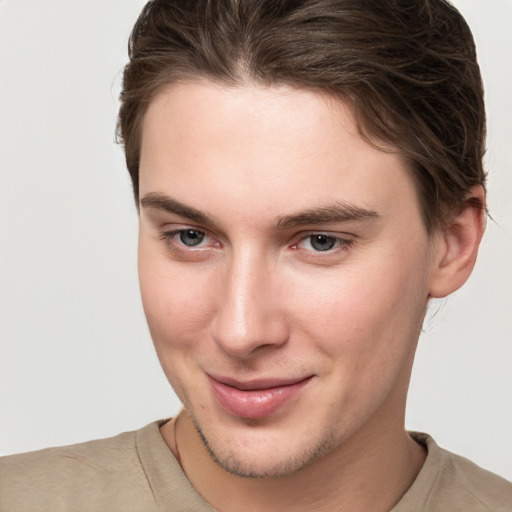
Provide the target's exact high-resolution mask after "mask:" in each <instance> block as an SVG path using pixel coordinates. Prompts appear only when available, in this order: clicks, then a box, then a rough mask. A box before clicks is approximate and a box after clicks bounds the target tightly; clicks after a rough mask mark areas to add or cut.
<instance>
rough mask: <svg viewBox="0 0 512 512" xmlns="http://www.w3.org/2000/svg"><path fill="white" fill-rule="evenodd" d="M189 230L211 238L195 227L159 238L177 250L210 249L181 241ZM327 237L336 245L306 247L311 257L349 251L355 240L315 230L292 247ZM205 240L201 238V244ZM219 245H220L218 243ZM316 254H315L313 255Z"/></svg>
mask: <svg viewBox="0 0 512 512" xmlns="http://www.w3.org/2000/svg"><path fill="white" fill-rule="evenodd" d="M187 231H189V232H194V233H199V234H201V235H203V236H204V238H206V239H207V238H209V237H210V236H209V235H208V234H207V232H206V231H203V230H201V229H195V228H183V229H176V230H173V231H165V232H163V233H162V234H161V235H160V236H159V239H160V240H163V241H164V242H165V243H166V244H167V245H169V246H170V247H171V248H173V249H175V250H177V251H194V250H195V251H199V250H205V249H209V247H204V246H202V245H199V244H198V245H197V246H194V245H190V246H187V245H185V244H184V243H183V241H181V242H180V241H179V240H178V237H179V236H181V235H183V234H185V233H187ZM315 236H316V237H321V236H323V237H325V238H326V239H329V240H332V241H334V244H335V245H334V247H332V248H329V249H326V250H325V251H321V250H310V249H306V251H307V252H308V253H310V257H316V256H317V255H322V254H325V255H332V254H335V253H337V252H338V251H347V250H348V249H349V247H350V246H351V245H352V244H353V242H354V240H353V239H351V238H342V237H340V236H335V235H331V234H329V233H324V232H315V233H309V234H307V235H305V236H302V237H301V238H300V240H299V241H298V242H296V243H294V244H293V245H292V246H291V247H290V248H291V249H293V250H301V247H300V245H301V244H302V243H304V242H307V241H308V240H309V241H310V244H311V241H312V239H313V237H315ZM202 242H203V240H201V242H200V244H201V243H202ZM217 245H220V244H218V243H217ZM313 255H314V256H313Z"/></svg>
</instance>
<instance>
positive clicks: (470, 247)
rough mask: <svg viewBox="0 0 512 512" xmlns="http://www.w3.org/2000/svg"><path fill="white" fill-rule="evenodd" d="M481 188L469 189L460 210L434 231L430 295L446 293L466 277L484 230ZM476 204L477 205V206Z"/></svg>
mask: <svg viewBox="0 0 512 512" xmlns="http://www.w3.org/2000/svg"><path fill="white" fill-rule="evenodd" d="M484 204H485V190H484V188H483V187H482V186H480V185H478V186H476V187H473V188H472V189H471V190H470V193H469V194H468V196H467V200H466V201H465V202H464V204H463V205H462V207H461V210H460V212H459V213H458V214H457V215H456V216H455V217H453V218H452V219H451V220H450V222H449V224H448V226H446V228H445V229H444V230H443V232H441V233H439V234H437V235H436V257H435V261H434V268H433V272H432V275H431V279H430V288H429V292H430V296H431V297H435V298H441V297H446V296H447V295H449V294H450V293H452V292H454V291H455V290H457V289H459V288H460V287H461V286H462V285H463V284H464V283H465V282H466V281H467V279H468V278H469V276H470V275H471V272H472V271H473V267H474V265H475V262H476V257H477V254H478V247H479V245H480V241H481V239H482V236H483V233H484V230H485V208H484V207H483V205H484ZM479 205H480V206H479Z"/></svg>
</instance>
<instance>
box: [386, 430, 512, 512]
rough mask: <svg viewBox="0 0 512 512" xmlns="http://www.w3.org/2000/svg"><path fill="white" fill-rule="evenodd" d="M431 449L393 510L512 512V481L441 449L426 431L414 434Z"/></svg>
mask: <svg viewBox="0 0 512 512" xmlns="http://www.w3.org/2000/svg"><path fill="white" fill-rule="evenodd" d="M411 437H413V438H414V439H415V440H416V441H417V442H418V443H420V444H422V445H424V446H425V447H426V448H427V450H428V455H427V459H426V461H425V464H424V466H423V468H422V469H421V471H420V473H419V474H418V476H417V478H416V480H415V482H414V483H413V485H412V486H411V488H410V489H409V491H407V493H406V494H405V495H404V496H403V498H402V500H401V501H400V502H399V503H398V505H397V507H396V509H393V512H402V511H406V510H407V511H408V510H422V511H424V512H435V511H439V510H450V512H458V511H460V512H491V511H492V512H512V483H510V482H508V481H507V480H505V479H504V478H501V477H500V476H498V475H495V474H494V473H491V472H490V471H487V470H485V469H483V468H481V467H479V466H477V465H476V464H474V463H473V462H471V461H470V460H468V459H466V458H464V457H461V456H460V455H456V454H454V453H451V452H449V451H447V450H444V449H443V448H440V447H439V446H438V445H437V444H436V443H435V441H434V440H433V439H432V438H431V437H430V436H428V435H426V434H421V433H416V432H414V433H411Z"/></svg>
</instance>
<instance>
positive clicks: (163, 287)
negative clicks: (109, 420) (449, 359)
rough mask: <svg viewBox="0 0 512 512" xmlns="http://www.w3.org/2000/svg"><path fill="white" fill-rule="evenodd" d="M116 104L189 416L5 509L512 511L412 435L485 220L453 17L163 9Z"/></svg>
mask: <svg viewBox="0 0 512 512" xmlns="http://www.w3.org/2000/svg"><path fill="white" fill-rule="evenodd" d="M121 99H122V106H121V111H120V115H119V120H120V122H119V128H120V136H121V138H122V140H123V142H124V145H125V151H126V160H127V165H128V169H129V171H130V174H131V177H132V180H133V185H134V192H135V198H136V201H137V204H138V206H139V208H140V237H139V275H140V282H141V290H142V298H143V304H144V309H145V313H146V316H147V319H148V324H149V327H150V331H151V334H152V337H153V340H154V343H155V347H156V350H157V353H158V356H159V358H160V362H161V364H162V367H163V369H164V371H165V373H166V375H167V377H168V379H169V381H170V382H171V384H172V386H173V388H174V389H175V391H176V393H177V394H178V396H179V397H180V399H181V400H182V402H183V405H184V408H183V411H182V412H181V413H180V414H179V415H178V416H177V417H176V418H174V419H172V420H169V421H162V422H158V423H155V424H152V425H149V426H148V427H145V428H144V429H142V430H140V431H138V432H135V433H127V434H122V435H120V436H117V437H115V438H112V439H107V440H103V441H94V442H91V443H86V444H82V445H75V446H72V447H65V448H57V449H51V450H47V451H42V452H36V453H33V454H27V455H20V456H14V457H10V458H7V459H4V461H3V463H2V480H3V485H2V490H1V491H0V508H1V509H2V510H4V509H5V510H37V509H40V510H67V509H72V510H117V509H125V510H126V509H128V510H158V509H164V510H167V509H169V510H212V509H213V510H221V511H231V510H249V511H250V510H254V511H256V510H265V511H271V510H280V511H281V510H283V511H285V510H295V511H299V510H329V511H330V510H350V511H358V510H361V511H362V510H372V511H389V510H393V511H395V512H396V511H405V510H457V509H459V510H465V511H480V510H511V509H512V485H511V484H509V483H508V482H506V481H505V480H502V479H501V478H499V477H497V476H494V475H492V474H490V473H488V472H486V471H484V470H482V469H480V468H478V467H477V466H475V465H473V464H472V463H470V462H469V461H467V460H465V459H462V458H460V457H458V456H455V455H452V454H450V453H448V452H446V451H444V450H441V449H440V448H439V447H437V446H436V444H435V443H434V441H433V440H432V439H430V438H429V437H428V436H426V435H424V434H414V433H407V432H406V431H405V429H404V414H405V402H406V394H407V388H408V383H409V378H410V372H411V368H412V362H413V358H414V352H415V348H416V344H417V340H418V337H419V333H420V329H421V326H422V322H423V318H424V315H425V310H426V307H427V304H428V301H429V300H430V299H431V298H435V297H445V296H446V295H448V294H450V293H451V292H453V291H455V290H456V289H458V288H459V287H460V286H461V285H462V284H464V282H465V281H466V280H467V278H468V277H469V275H470V273H471V271H472V269H473V265H474V262H475V259H476V254H477V250H478V245H479V243H480V239H481V236H482V233H483V229H484V223H485V221H484V217H485V189H484V182H485V175H484V172H483V167H482V155H483V151H484V108H483V100H482V87H481V79H480V74H479V70H478V66H477V64H476V57H475V50H474V45H473V42H472V37H471V34H470V32H469V29H468V28H467V26H466V24H465V22H464V21H463V19H462V18H461V17H460V15H459V14H458V13H457V11H455V10H454V9H453V8H452V7H451V6H450V5H448V4H446V3H445V2H442V1H430V2H423V1H415V2H412V1H410V2H396V1H391V0H389V1H383V2H379V3H368V4H367V3H366V2H361V1H355V2H352V1H348V0H345V1H343V0H338V1H335V0H325V1H321V0H320V1H315V2H313V1H309V2H308V1H305V2H292V1H281V2H276V1H266V0H259V1H247V0H246V1H243V0H239V1H234V0H233V1H230V0H216V1H214V2H213V1H212V2H190V1H189V2H187V1H182V2H176V1H174V2H170V1H168V2H165V1H158V0H157V1H155V2H150V3H149V4H148V5H147V6H146V8H145V9H144V11H143V13H142V14H141V17H140V18H139V20H138V22H137V24H136V26H135V28H134V31H133V34H132V38H131V46H130V63H129V64H128V66H127V67H126V69H125V75H124V88H123V93H122V98H121ZM27 487H29V489H27Z"/></svg>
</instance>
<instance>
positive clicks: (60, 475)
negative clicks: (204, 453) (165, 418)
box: [0, 425, 152, 512]
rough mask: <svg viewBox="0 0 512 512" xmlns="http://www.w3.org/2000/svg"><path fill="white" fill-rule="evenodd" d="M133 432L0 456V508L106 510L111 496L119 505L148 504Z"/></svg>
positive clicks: (124, 506) (130, 507)
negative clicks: (0, 483)
mask: <svg viewBox="0 0 512 512" xmlns="http://www.w3.org/2000/svg"><path fill="white" fill-rule="evenodd" d="M151 426H152V425H149V426H148V427H146V428H149V427H151ZM137 432H138V431H135V432H126V433H123V434H120V435H117V436H115V437H111V438H108V439H100V440H96V441H89V442H86V443H80V444H75V445H70V446H63V447H58V448H48V449H45V450H40V451H36V452H30V453H23V454H19V455H11V456H7V457H3V458H0V481H1V482H2V485H1V489H0V510H2V511H10V510H13V511H14V510H16V511H20V512H21V511H23V510H30V511H36V510H52V511H60V510H70V509H72V510H84V511H85V510H103V509H105V510H107V509H108V504H109V503H112V500H113V499H115V502H116V506H121V507H122V508H123V509H124V510H136V506H137V504H140V502H141V500H142V501H144V503H146V505H147V500H151V497H152V494H151V489H150V486H149V484H148V482H147V479H146V477H145V474H144V469H143V467H142V466H141V464H140V461H139V457H138V452H137V446H136V439H137ZM144 509H145V510H151V509H150V508H147V506H146V507H145V508H144Z"/></svg>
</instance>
